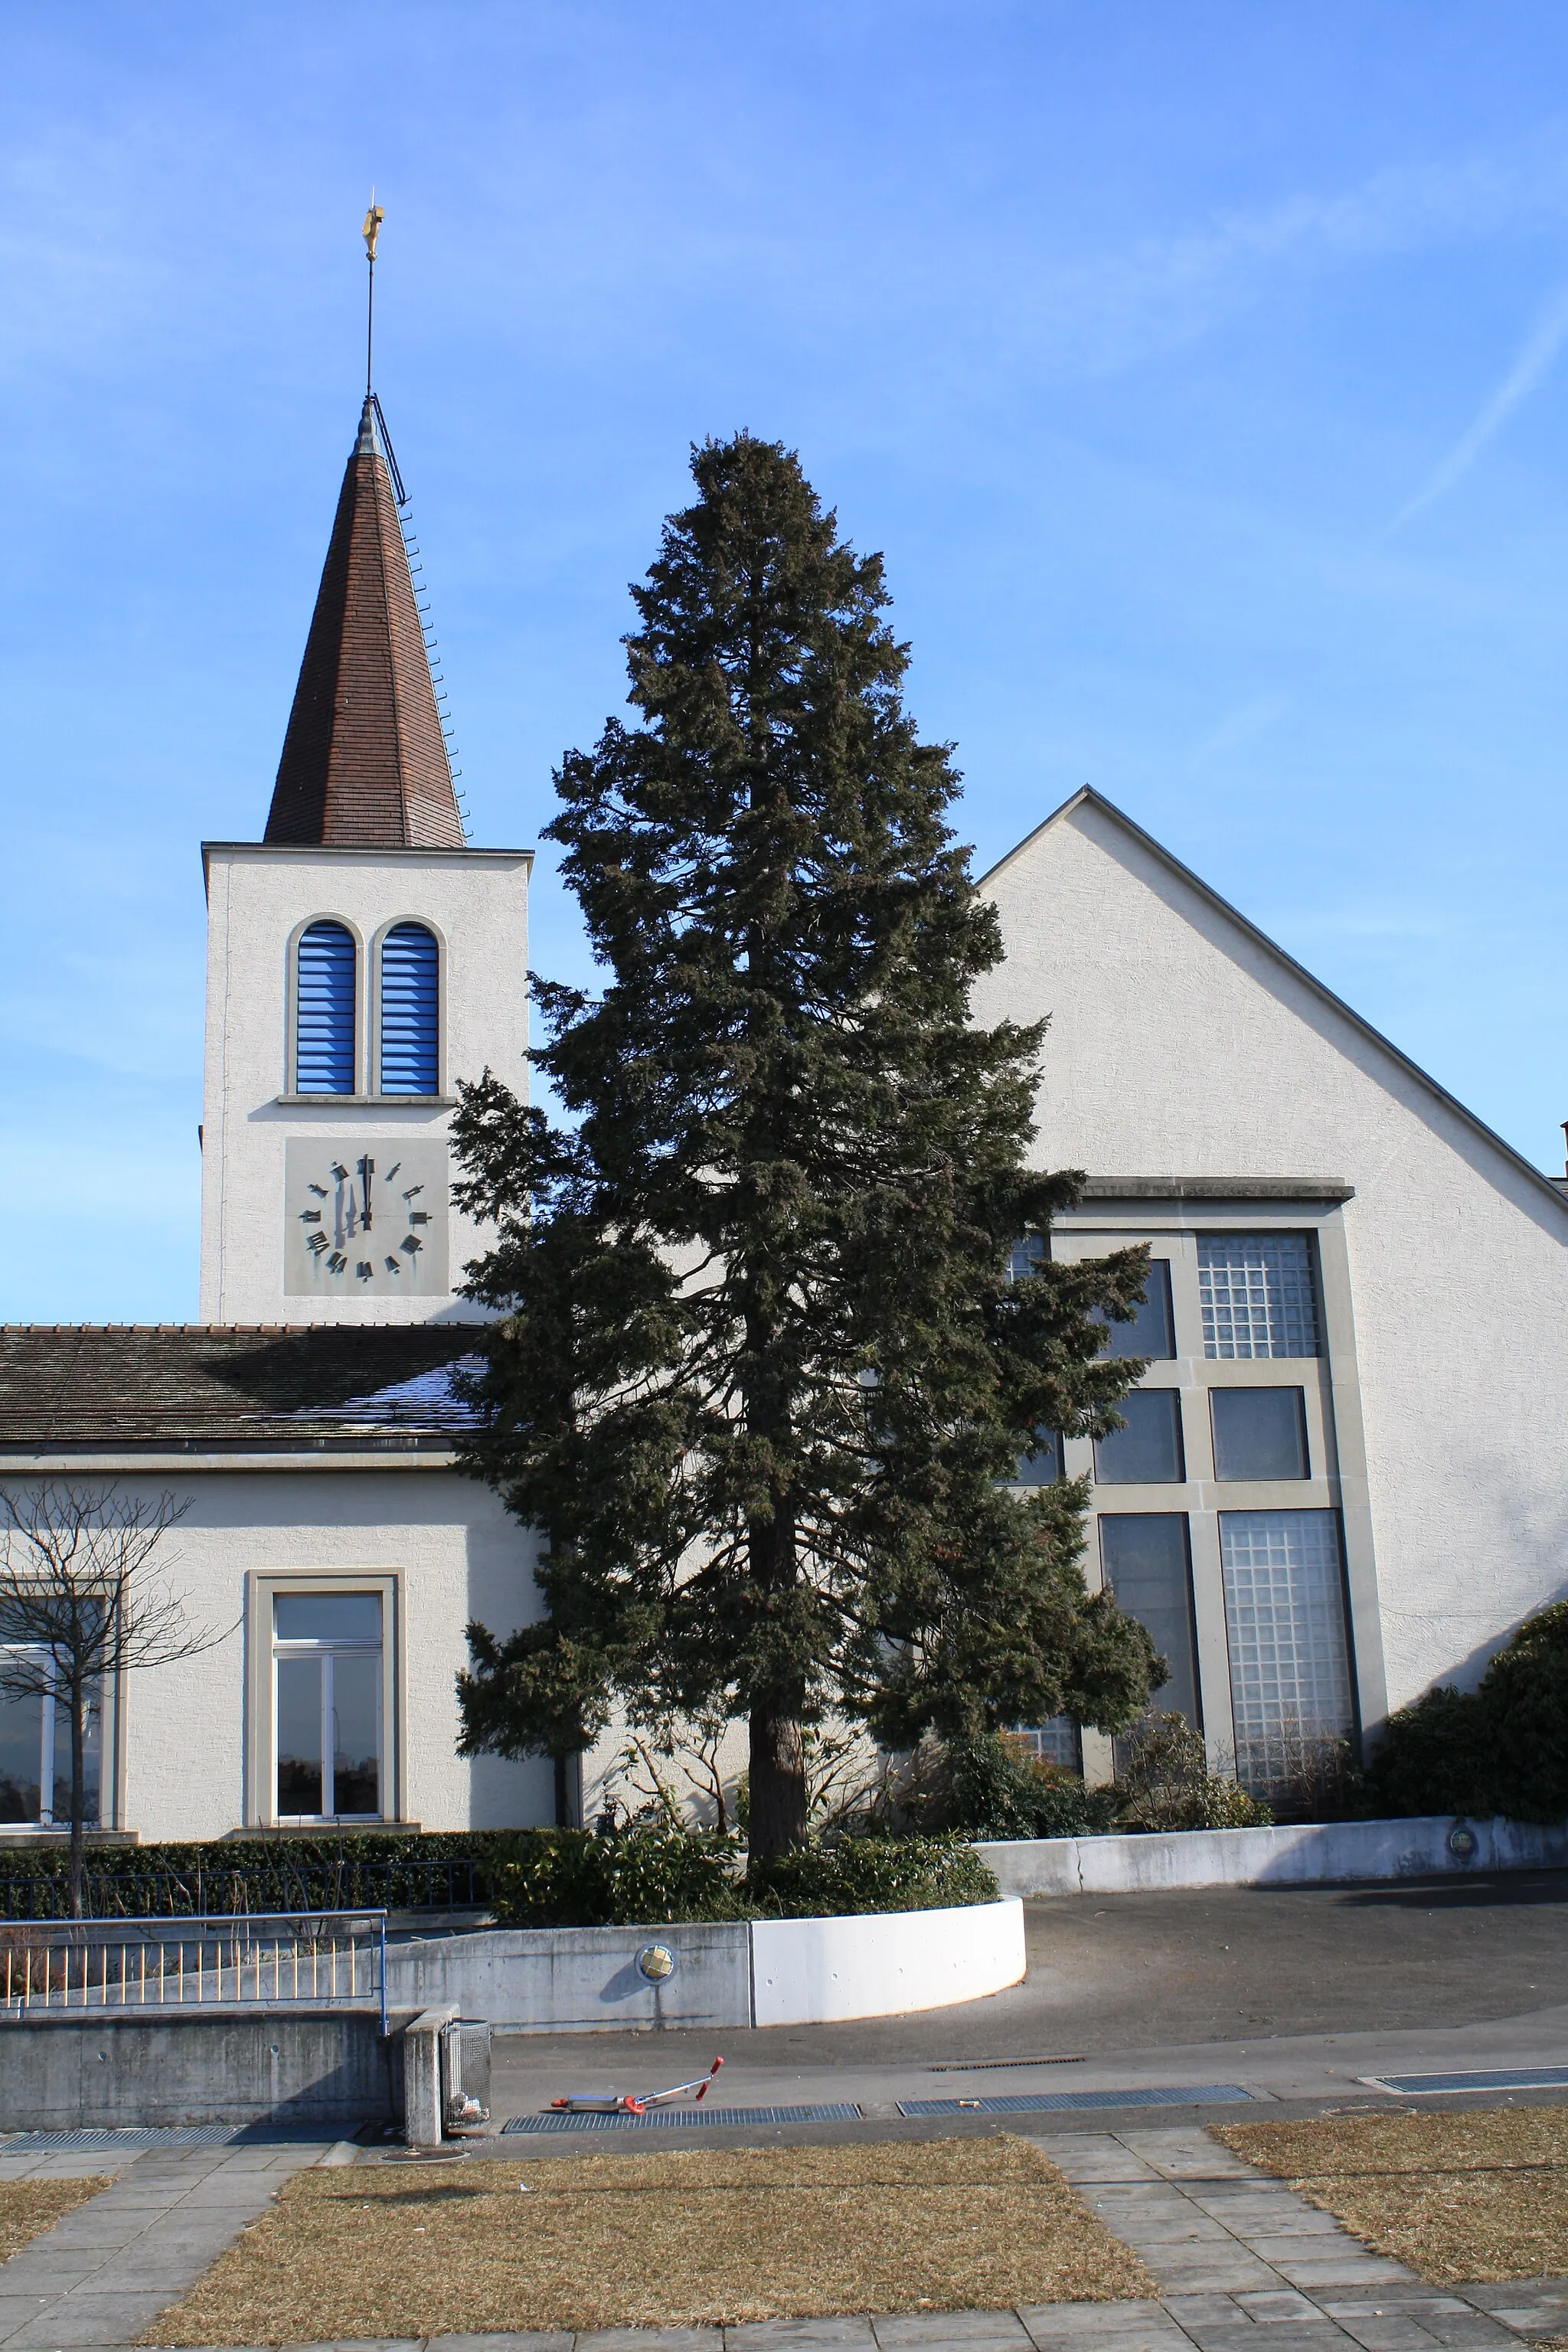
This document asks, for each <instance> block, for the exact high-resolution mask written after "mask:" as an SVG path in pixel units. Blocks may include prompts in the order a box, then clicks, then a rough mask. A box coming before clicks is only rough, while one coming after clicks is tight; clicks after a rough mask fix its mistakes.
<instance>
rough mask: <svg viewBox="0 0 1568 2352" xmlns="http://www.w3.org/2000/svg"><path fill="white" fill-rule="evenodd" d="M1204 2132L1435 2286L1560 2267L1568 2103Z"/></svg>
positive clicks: (1564, 2242)
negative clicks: (1303, 2196) (1287, 2185)
mask: <svg viewBox="0 0 1568 2352" xmlns="http://www.w3.org/2000/svg"><path fill="white" fill-rule="evenodd" d="M1209 2129H1210V2131H1211V2132H1212V2134H1213V2136H1214V2137H1215V2139H1217V2140H1219V2141H1220V2142H1221V2143H1222V2144H1223V2145H1224V2146H1225V2147H1228V2148H1233V2149H1234V2150H1235V2152H1236V2153H1237V2155H1238V2156H1244V2157H1246V2158H1247V2159H1248V2160H1249V2161H1250V2162H1251V2163H1253V2164H1256V2165H1258V2166H1259V2167H1260V2168H1261V2169H1262V2170H1263V2171H1265V2172H1271V2173H1274V2174H1275V2175H1276V2176H1277V2177H1278V2178H1279V2179H1284V2180H1289V2183H1290V2185H1291V2187H1292V2188H1294V2189H1300V2190H1301V2192H1302V2193H1303V2195H1305V2196H1306V2197H1307V2198H1309V2199H1310V2201H1311V2203H1312V2204H1314V2205H1316V2206H1318V2207H1319V2208H1320V2209H1321V2210H1322V2211H1323V2212H1325V2213H1331V2214H1333V2216H1334V2218H1335V2220H1336V2221H1342V2222H1343V2223H1344V2225H1345V2227H1346V2229H1347V2230H1350V2231H1353V2232H1354V2234H1355V2235H1356V2236H1357V2237H1358V2238H1360V2239H1361V2240H1362V2241H1363V2242H1364V2243H1365V2244H1366V2245H1368V2246H1371V2247H1372V2248H1373V2250H1374V2252H1377V2253H1380V2254H1390V2255H1392V2256H1393V2257H1394V2260H1395V2261H1396V2262H1401V2263H1405V2265H1406V2266H1407V2268H1409V2269H1410V2270H1413V2271H1415V2272H1416V2273H1419V2275H1420V2276H1421V2277H1422V2278H1425V2279H1426V2280H1428V2281H1429V2282H1430V2283H1431V2284H1433V2285H1434V2286H1455V2285H1458V2284H1462V2283H1465V2282H1469V2283H1471V2284H1477V2285H1481V2284H1499V2283H1500V2282H1501V2281H1503V2280H1505V2279H1521V2278H1541V2277H1544V2276H1552V2275H1558V2274H1561V2273H1563V2272H1565V2271H1568V2107H1480V2108H1467V2109H1465V2110H1463V2111H1462V2112H1458V2113H1456V2112H1453V2111H1449V2112H1447V2113H1441V2112H1436V2111H1434V2110H1433V2109H1431V2108H1423V2109H1401V2110H1399V2111H1397V2112H1395V2113H1392V2114H1391V2113H1389V2112H1388V2111H1386V2110H1382V2111H1378V2112H1374V2113H1372V2114H1365V2113H1363V2114H1353V2113H1352V2114H1348V2115H1329V2116H1312V2117H1310V2119H1308V2120H1306V2121H1302V2122H1300V2123H1256V2124H1253V2123H1248V2124H1211V2125H1210V2126H1209Z"/></svg>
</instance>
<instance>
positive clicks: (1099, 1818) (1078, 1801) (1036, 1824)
mask: <svg viewBox="0 0 1568 2352" xmlns="http://www.w3.org/2000/svg"><path fill="white" fill-rule="evenodd" d="M923 1801H924V1806H925V1810H926V1811H927V1812H928V1814H929V1816H930V1817H931V1819H933V1820H941V1821H942V1822H943V1823H944V1825H945V1826H946V1827H948V1828H950V1829H953V1830H958V1831H962V1832H963V1833H964V1834H965V1835H966V1836H969V1837H975V1838H1052V1837H1089V1836H1091V1835H1093V1834H1094V1833H1095V1832H1098V1831H1102V1830H1108V1829H1110V1826H1111V1817H1112V1811H1113V1808H1112V1805H1111V1801H1110V1791H1109V1790H1101V1789H1088V1788H1086V1787H1085V1786H1084V1784H1083V1781H1082V1780H1080V1779H1079V1776H1078V1774H1077V1773H1076V1772H1064V1771H1063V1770H1061V1769H1060V1768H1059V1767H1058V1766H1056V1765H1052V1764H1043V1763H1041V1762H1040V1761H1039V1760H1038V1759H1037V1758H1036V1757H1035V1756H1033V1755H1032V1754H1031V1753H1030V1751H1029V1749H1028V1748H1026V1745H1025V1744H1024V1742H1023V1741H1022V1740H1021V1739H1019V1738H1017V1737H1016V1735H1013V1734H1010V1733H1007V1732H998V1731H983V1732H977V1733H974V1734H973V1735H972V1736H971V1737H969V1738H963V1739H954V1740H950V1741H949V1742H948V1743H947V1747H946V1749H945V1752H944V1754H943V1757H942V1768H941V1770H940V1772H939V1774H938V1775H937V1777H936V1780H935V1785H934V1787H933V1788H932V1789H931V1790H930V1791H929V1792H927V1793H924V1799H923Z"/></svg>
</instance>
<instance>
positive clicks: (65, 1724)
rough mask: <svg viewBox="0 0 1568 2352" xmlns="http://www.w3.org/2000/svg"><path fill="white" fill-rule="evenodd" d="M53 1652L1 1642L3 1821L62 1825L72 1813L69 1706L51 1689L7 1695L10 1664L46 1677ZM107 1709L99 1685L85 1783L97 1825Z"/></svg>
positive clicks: (88, 1730) (90, 1817) (32, 1676)
mask: <svg viewBox="0 0 1568 2352" xmlns="http://www.w3.org/2000/svg"><path fill="white" fill-rule="evenodd" d="M48 1655H49V1654H48V1652H47V1650H45V1649H40V1648H38V1647H37V1645H36V1644H33V1643H20V1642H12V1643H0V1827H4V1828H6V1829H46V1830H47V1829H58V1828H61V1827H65V1826H68V1824H69V1822H70V1816H71V1727H70V1709H69V1707H68V1706H66V1705H64V1704H63V1703H62V1702H61V1701H59V1700H58V1699H57V1698H56V1697H55V1696H53V1694H52V1693H49V1692H47V1691H37V1690H35V1691H31V1692H18V1693H17V1694H16V1696H7V1695H6V1692H5V1686H4V1674H5V1661H6V1660H7V1659H8V1658H9V1659H15V1660H16V1661H17V1662H18V1663H19V1664H23V1665H24V1667H25V1670H26V1675H27V1679H28V1680H30V1681H32V1680H42V1679H43V1678H44V1675H45V1673H46V1672H47V1665H48ZM102 1718H103V1711H102V1707H101V1706H100V1701H99V1697H98V1694H97V1693H96V1691H95V1692H94V1693H93V1694H92V1696H91V1697H90V1698H89V1703H88V1714H87V1721H86V1724H85V1725H84V1727H83V1728H84V1733H85V1738H84V1742H83V1751H84V1752H83V1757H82V1784H83V1787H84V1790H85V1791H86V1798H87V1801H86V1806H85V1808H84V1817H85V1819H86V1821H87V1822H88V1824H89V1827H90V1828H94V1829H96V1828H97V1827H98V1824H99V1817H100V1811H101V1791H102V1780H103V1773H102V1755H103V1738H102V1727H103V1725H102Z"/></svg>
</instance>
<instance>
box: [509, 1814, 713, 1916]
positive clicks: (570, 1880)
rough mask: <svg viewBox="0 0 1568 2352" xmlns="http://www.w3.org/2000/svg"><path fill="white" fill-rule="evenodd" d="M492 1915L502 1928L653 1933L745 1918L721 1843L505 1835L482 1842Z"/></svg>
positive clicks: (638, 1836) (631, 1834)
mask: <svg viewBox="0 0 1568 2352" xmlns="http://www.w3.org/2000/svg"><path fill="white" fill-rule="evenodd" d="M492 1844H493V1846H494V1847H496V1848H498V1849H500V1850H499V1851H497V1852H494V1853H492V1855H491V1858H490V1862H489V1876H490V1883H491V1885H492V1888H493V1890H494V1897H493V1899H494V1904H495V1913H496V1916H497V1918H498V1919H500V1920H501V1921H503V1922H504V1923H505V1925H506V1926H508V1927H626V1926H630V1925H633V1924H636V1925H638V1926H641V1925H643V1924H645V1923H646V1924H647V1926H649V1927H655V1926H659V1925H662V1924H665V1923H668V1922H674V1921H677V1920H681V1919H743V1918H745V1917H747V1916H749V1906H748V1905H747V1902H746V1899H745V1894H744V1890H743V1888H742V1885H741V1884H740V1881H739V1869H740V1854H739V1852H738V1849H737V1847H736V1845H735V1843H734V1842H733V1841H732V1840H731V1839H729V1838H720V1837H711V1836H701V1835H695V1834H691V1833H689V1832H683V1831H679V1830H661V1829H633V1830H627V1831H626V1832H623V1833H622V1834H620V1835H616V1836H607V1837H606V1836H601V1835H600V1834H599V1833H598V1832H595V1831H593V1830H510V1831H506V1832H498V1833H497V1834H496V1836H495V1837H494V1839H493V1840H492Z"/></svg>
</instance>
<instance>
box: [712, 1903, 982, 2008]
mask: <svg viewBox="0 0 1568 2352" xmlns="http://www.w3.org/2000/svg"><path fill="white" fill-rule="evenodd" d="M1025 1969H1026V1962H1025V1958H1024V1906H1023V1905H1022V1903H1018V1902H1002V1903H971V1904H965V1905H963V1906H962V1907H961V1908H957V1909H953V1910H949V1911H891V1912H882V1913H876V1914H872V1915H871V1916H867V1917H864V1918H853V1919H759V1920H757V1921H756V1922H755V1923H754V1924H753V1926H752V1972H753V1973H752V2017H753V2021H754V2022H755V2023H756V2024H758V2025H818V2024H826V2023H828V2022H830V2021H832V2020H834V2019H836V2018H844V2017H898V2016H901V2015H904V2014H906V2013H907V2012H908V2011H910V2010H916V2009H942V2008H944V2007H945V2006H947V2005H948V2004H949V2003H950V2002H952V2001H958V2000H982V1999H983V1998H984V1995H985V1994H987V1993H993V1992H1000V1991H1001V1990H1003V1988H1004V1986H1005V1985H1012V1984H1017V1983H1019V1982H1021V1980H1022V1979H1023V1977H1024V1974H1025Z"/></svg>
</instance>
